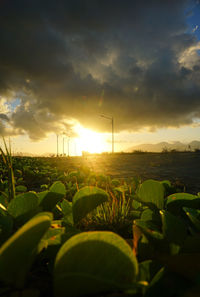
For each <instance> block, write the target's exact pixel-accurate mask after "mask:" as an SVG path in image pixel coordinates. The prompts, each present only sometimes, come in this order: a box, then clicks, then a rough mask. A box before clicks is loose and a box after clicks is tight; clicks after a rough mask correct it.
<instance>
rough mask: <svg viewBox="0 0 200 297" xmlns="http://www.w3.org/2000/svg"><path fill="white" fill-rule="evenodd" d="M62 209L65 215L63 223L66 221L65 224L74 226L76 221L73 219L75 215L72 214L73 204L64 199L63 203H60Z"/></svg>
mask: <svg viewBox="0 0 200 297" xmlns="http://www.w3.org/2000/svg"><path fill="white" fill-rule="evenodd" d="M60 208H61V211H62V213H63V215H64V218H63V221H65V223H68V224H70V225H73V224H74V219H73V213H72V202H69V201H67V200H66V199H63V201H62V202H61V203H60Z"/></svg>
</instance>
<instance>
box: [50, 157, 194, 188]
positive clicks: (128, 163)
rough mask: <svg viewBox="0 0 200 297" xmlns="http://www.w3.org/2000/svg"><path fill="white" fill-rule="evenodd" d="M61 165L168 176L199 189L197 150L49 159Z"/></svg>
mask: <svg viewBox="0 0 200 297" xmlns="http://www.w3.org/2000/svg"><path fill="white" fill-rule="evenodd" d="M51 162H53V163H54V162H55V164H56V166H58V168H61V169H64V170H66V169H68V168H69V169H73V168H76V167H79V166H88V167H89V168H91V169H92V170H93V171H94V172H98V173H104V174H106V175H110V176H112V177H118V178H128V177H133V176H139V177H141V178H142V180H145V179H150V178H152V179H156V180H165V179H168V180H170V181H172V182H175V183H178V184H179V183H180V184H181V185H183V184H184V185H185V187H186V191H187V192H189V193H197V192H199V191H200V167H199V165H200V154H199V153H193V152H191V153H190V152H176V153H144V154H114V155H110V154H108V155H106V154H105V155H88V156H85V157H72V158H69V159H68V158H60V159H57V160H55V159H52V160H51Z"/></svg>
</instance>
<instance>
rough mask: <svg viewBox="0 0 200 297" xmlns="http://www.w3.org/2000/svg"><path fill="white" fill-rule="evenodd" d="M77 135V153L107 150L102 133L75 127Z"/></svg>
mask: <svg viewBox="0 0 200 297" xmlns="http://www.w3.org/2000/svg"><path fill="white" fill-rule="evenodd" d="M76 130H77V134H78V135H79V137H78V138H77V140H76V143H77V150H78V153H79V154H81V153H82V152H83V151H85V152H89V153H102V152H104V151H106V150H107V143H106V139H105V136H104V135H103V134H102V133H97V132H94V131H92V130H89V129H86V128H83V127H81V126H79V127H77V129H76Z"/></svg>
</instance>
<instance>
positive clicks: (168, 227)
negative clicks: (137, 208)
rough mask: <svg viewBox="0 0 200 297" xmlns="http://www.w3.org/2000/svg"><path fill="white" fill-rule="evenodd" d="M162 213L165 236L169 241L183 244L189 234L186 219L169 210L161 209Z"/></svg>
mask: <svg viewBox="0 0 200 297" xmlns="http://www.w3.org/2000/svg"><path fill="white" fill-rule="evenodd" d="M160 214H161V218H162V230H163V235H164V238H165V239H167V241H168V242H172V243H176V244H178V245H181V244H183V241H184V240H185V238H186V236H187V228H186V225H185V223H184V221H182V220H181V219H180V218H179V217H177V216H174V215H173V214H171V213H170V212H168V211H164V210H161V211H160Z"/></svg>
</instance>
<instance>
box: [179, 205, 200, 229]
mask: <svg viewBox="0 0 200 297" xmlns="http://www.w3.org/2000/svg"><path fill="white" fill-rule="evenodd" d="M183 210H184V211H185V213H186V215H187V216H188V218H189V219H190V221H191V222H192V224H193V225H194V227H195V228H196V229H197V230H198V231H200V210H197V209H194V208H188V207H183Z"/></svg>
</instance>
